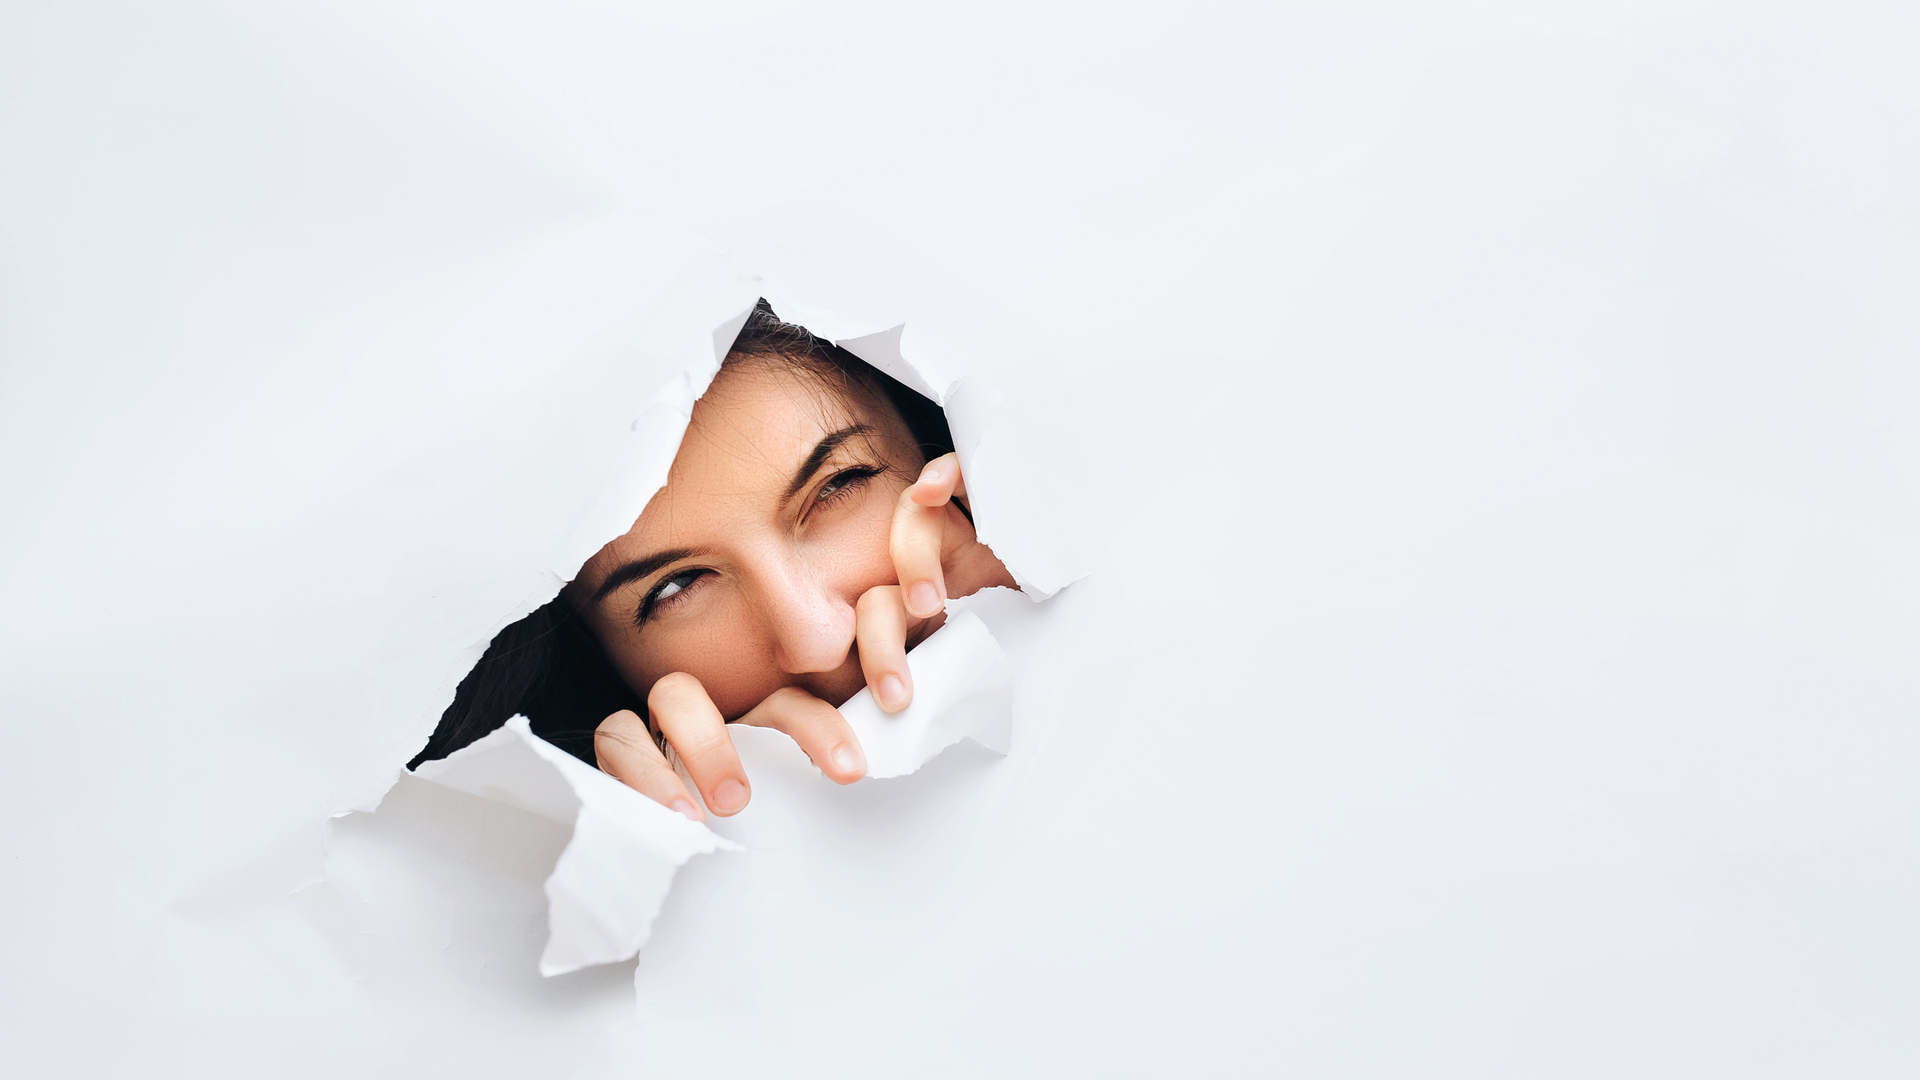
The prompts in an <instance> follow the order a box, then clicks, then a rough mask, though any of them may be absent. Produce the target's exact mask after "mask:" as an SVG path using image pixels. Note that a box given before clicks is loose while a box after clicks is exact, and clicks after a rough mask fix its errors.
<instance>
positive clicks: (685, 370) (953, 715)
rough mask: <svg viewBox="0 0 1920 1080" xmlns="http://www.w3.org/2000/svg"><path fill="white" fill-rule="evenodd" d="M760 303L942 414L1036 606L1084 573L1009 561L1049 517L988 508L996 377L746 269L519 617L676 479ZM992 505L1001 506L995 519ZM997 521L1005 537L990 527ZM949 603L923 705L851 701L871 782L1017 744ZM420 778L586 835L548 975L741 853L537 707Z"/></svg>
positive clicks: (976, 628) (1000, 697) (1026, 552)
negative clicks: (773, 285) (539, 723)
mask: <svg viewBox="0 0 1920 1080" xmlns="http://www.w3.org/2000/svg"><path fill="white" fill-rule="evenodd" d="M761 297H765V298H766V299H767V301H768V303H769V304H770V305H771V306H772V307H773V309H774V311H775V313H776V314H777V315H779V316H780V318H782V319H783V320H785V321H787V322H790V323H793V324H795V325H798V326H802V327H805V328H806V329H807V330H808V331H810V332H812V333H814V334H815V335H817V336H819V337H822V338H825V339H827V340H829V341H833V342H834V343H835V344H837V345H839V346H841V347H843V348H845V349H847V351H849V352H851V353H853V354H854V355H855V356H858V357H859V358H860V359H862V360H864V361H865V362H867V363H869V364H872V365H873V366H874V367H875V368H877V369H879V370H881V371H884V372H886V373H887V374H888V375H890V376H892V377H893V378H895V379H898V380H899V381H900V382H901V383H902V384H904V385H906V386H908V387H910V388H911V389H913V390H914V391H915V392H916V393H919V394H922V395H923V396H925V397H927V398H929V399H930V400H932V401H934V402H935V403H936V404H938V405H940V406H941V407H942V409H943V410H945V412H946V416H947V422H948V425H949V428H950V429H951V431H952V432H953V436H954V443H955V451H956V453H957V454H958V456H959V458H960V462H961V468H962V470H963V474H964V475H966V477H967V484H968V489H969V491H970V492H971V493H972V495H973V502H974V504H975V505H974V507H973V510H974V518H975V522H976V526H977V529H978V532H979V535H980V538H981V541H982V542H983V543H986V544H988V546H989V547H993V546H994V540H995V539H999V540H1000V541H1001V543H1002V547H1001V548H996V549H995V552H996V554H997V555H999V556H1000V557H1001V559H1002V561H1003V562H1004V563H1005V564H1006V566H1007V568H1008V570H1009V572H1011V573H1012V574H1013V576H1014V578H1015V580H1016V582H1017V583H1018V584H1019V586H1020V588H1021V591H1022V592H1024V593H1025V594H1026V595H1027V598H1028V599H1029V600H1032V601H1034V602H1036V603H1037V602H1039V601H1041V600H1045V599H1047V598H1048V597H1051V596H1052V595H1054V594H1055V593H1057V592H1058V591H1059V590H1060V589H1061V588H1063V587H1064V586H1066V585H1067V584H1068V583H1069V582H1070V581H1071V580H1072V579H1073V577H1074V576H1077V575H1068V574H1065V573H1062V572H1061V571H1060V570H1059V569H1058V567H1057V566H1056V565H1055V564H1054V563H1053V562H1051V561H1048V560H1045V559H1036V558H1034V557H1033V555H1032V554H1031V553H1032V552H1033V551H1034V550H1035V548H1034V547H1033V544H1034V543H1035V542H1038V543H1041V544H1042V545H1044V541H1045V539H1047V538H1045V537H1042V536H1039V535H1035V536H1032V537H1029V538H1028V542H1027V543H1025V544H1021V545H1017V546H1019V547H1020V548H1021V551H1022V552H1023V554H1021V555H1015V556H1013V557H1009V555H1011V554H1012V553H1011V552H1009V551H1007V550H1005V548H1006V547H1008V546H1009V545H1008V544H1007V538H1008V537H1009V536H1012V535H1014V534H1016V533H1019V532H1020V531H1021V530H1022V529H1024V530H1026V531H1028V532H1035V533H1038V532H1044V531H1045V529H1044V527H1043V526H1042V525H1041V524H1040V523H1039V522H1038V521H1031V520H1025V521H1023V520H1020V518H1019V515H1017V514H1011V515H996V514H995V513H993V512H992V510H991V509H990V508H991V507H993V506H994V504H995V501H996V496H997V494H998V492H999V489H1000V488H1001V482H1002V479H1003V476H1012V475H1015V473H1014V470H1011V469H1009V470H1007V471H1006V473H1004V474H1003V473H1002V471H1001V468H1000V467H999V463H998V459H997V457H996V456H993V455H991V453H989V454H988V455H987V456H984V457H983V454H982V448H983V446H987V447H991V446H992V443H991V441H990V440H989V439H988V437H987V436H988V435H989V433H990V431H991V428H992V421H993V418H994V416H995V414H996V412H997V411H998V410H999V408H1000V407H1001V406H1002V405H1003V404H1004V403H1005V402H1006V400H1007V397H1008V395H1007V394H1006V392H1005V391H1004V390H1002V389H1001V388H999V387H998V386H997V385H996V384H994V383H993V382H991V381H990V380H985V379H975V378H953V377H951V376H950V375H949V374H948V373H949V372H950V371H951V369H950V368H949V367H947V365H945V364H944V363H942V362H941V361H940V360H939V359H938V358H937V357H935V356H934V355H933V354H932V350H930V349H928V348H926V347H925V346H924V345H923V344H921V343H919V342H917V341H914V340H912V338H911V336H910V334H909V332H908V327H907V325H906V324H905V323H895V324H892V325H888V326H875V325H871V324H863V323H860V322H857V321H855V320H850V319H846V318H844V317H842V316H839V315H836V314H834V313H833V312H830V311H828V310H826V309H824V308H818V307H813V306H810V305H805V304H802V303H799V302H796V301H794V300H792V299H791V298H788V297H783V296H778V295H776V294H775V293H774V292H773V291H772V290H769V289H766V288H764V287H763V286H762V284H761V283H760V282H759V281H757V280H749V279H744V278H743V279H738V280H735V281H733V282H731V283H729V286H728V287H727V288H724V289H722V290H719V291H718V292H714V291H708V292H706V293H705V294H704V295H702V296H700V297H699V298H698V302H692V303H687V306H690V307H694V308H696V309H701V310H705V311H707V312H715V311H716V310H717V309H719V310H728V311H730V314H729V315H727V316H725V317H719V318H716V320H715V322H712V323H708V325H709V326H712V327H713V329H712V330H711V332H710V333H707V334H699V335H690V334H685V333H678V332H675V333H672V334H671V335H670V336H669V337H667V338H666V339H664V340H662V341H659V342H657V343H653V344H654V345H655V347H654V348H651V349H649V350H647V351H649V352H653V353H655V354H656V355H660V354H665V355H670V356H675V357H678V358H679V360H680V361H681V370H680V373H679V374H678V376H676V377H674V378H671V379H669V380H668V381H667V382H666V383H665V384H664V385H662V386H661V388H660V389H659V390H658V391H657V392H656V393H655V394H654V396H653V398H652V399H651V401H650V402H649V403H648V404H647V405H646V406H645V407H644V408H643V409H642V410H641V412H640V415H639V416H638V417H637V418H636V419H635V420H634V421H633V422H632V424H631V425H630V427H629V430H630V432H631V433H632V435H633V440H632V442H631V443H630V444H629V450H628V452H626V453H624V454H622V455H620V461H619V463H618V464H617V465H616V467H615V469H614V471H613V473H612V474H611V475H610V476H609V478H608V480H607V481H606V482H605V484H604V485H603V487H602V491H601V494H600V496H599V497H598V498H597V499H596V500H595V501H594V503H593V505H592V506H591V507H590V508H589V509H587V510H586V511H585V512H583V513H582V514H581V516H580V517H579V519H577V520H576V522H575V523H574V526H573V528H572V529H571V530H570V532H569V537H570V539H569V540H568V542H567V543H565V544H564V545H563V546H562V548H561V550H560V552H559V555H560V557H559V559H558V560H557V565H556V566H554V567H553V568H551V569H550V571H549V573H550V575H551V577H550V579H549V580H550V582H551V585H552V587H551V589H549V590H544V591H543V593H542V594H541V595H536V596H534V597H530V598H529V599H530V600H531V602H532V603H531V606H526V605H524V604H523V605H522V606H523V607H526V610H524V611H520V612H518V613H517V614H514V615H513V616H512V617H511V618H509V619H508V620H507V621H508V622H511V621H513V619H517V618H521V617H524V616H525V614H526V613H527V612H528V611H531V610H533V608H535V607H538V606H539V605H540V604H542V603H545V602H547V601H548V600H551V599H552V598H553V596H554V595H557V594H558V592H559V590H560V588H561V587H563V585H564V584H565V582H566V581H568V580H570V579H571V578H572V576H573V575H574V574H576V573H578V571H579V567H580V566H581V565H583V564H585V562H586V561H587V559H589V558H591V557H592V556H593V554H594V553H595V552H597V551H599V550H600V548H601V547H603V546H605V544H606V543H607V542H608V541H610V540H612V539H613V538H615V537H618V536H620V535H622V534H624V533H625V532H626V531H627V530H628V529H630V528H632V526H633V523H634V521H636V520H637V519H638V518H639V517H640V515H641V514H642V513H644V512H645V509H646V506H647V505H648V504H649V503H651V502H652V500H653V498H654V496H655V495H657V494H658V493H659V492H660V491H661V490H662V489H663V488H664V487H665V486H666V482H667V477H668V475H669V473H670V471H671V469H672V466H673V460H674V458H675V457H676V456H677V455H678V453H679V449H680V443H681V441H682V440H683V439H684V437H685V435H686V429H687V425H688V423H689V422H690V421H691V419H692V415H693V407H694V403H695V402H696V401H698V400H699V398H700V396H701V395H702V394H704V393H705V392H706V390H707V388H708V387H709V386H710V385H711V384H712V381H713V378H714V376H715V375H717V374H718V373H719V370H720V366H721V364H722V363H723V362H724V360H725V358H726V355H727V353H728V352H729V351H730V350H731V349H732V346H733V342H734V340H735V339H736V338H737V337H738V336H739V333H740V329H741V327H742V326H743V325H745V323H746V320H747V318H748V317H749V316H750V315H751V314H752V311H753V307H754V305H755V304H756V303H757V302H758V300H759V299H760V298H761ZM686 300H687V298H685V297H683V298H682V301H683V302H685V301H686ZM672 325H673V326H674V327H677V328H685V327H688V326H690V325H697V323H696V320H695V319H694V318H691V317H680V318H675V319H673V320H672ZM982 507H986V508H989V509H988V510H987V512H986V513H985V514H983V513H982ZM987 522H991V523H993V524H992V525H989V524H986V523H987ZM1002 522H1005V523H1006V524H1001V523H1002ZM990 528H991V529H992V530H994V531H992V532H989V529H990ZM1055 539H1057V538H1055ZM1042 563H1044V565H1042ZM992 591H996V592H997V591H1000V590H992ZM948 609H949V617H948V621H947V623H946V624H945V625H944V626H942V628H941V629H940V630H939V631H937V632H935V633H934V634H933V635H931V636H929V637H928V638H927V640H926V641H924V642H922V643H921V644H920V645H919V646H918V647H917V648H915V649H914V650H913V652H912V654H911V659H910V663H911V665H912V670H913V673H914V682H915V698H914V703H913V704H912V705H910V706H909V707H908V708H907V709H905V710H903V711H902V712H901V713H898V714H894V715H889V714H887V713H885V712H883V711H882V710H880V708H879V707H878V706H877V705H876V704H874V702H873V699H872V695H871V694H870V693H869V692H868V691H866V690H864V689H863V690H861V691H860V692H859V693H857V694H856V695H855V696H854V697H853V698H852V699H850V700H849V701H848V702H846V703H845V704H844V705H843V706H842V707H841V712H842V715H844V716H846V717H847V720H848V723H849V725H850V726H852V727H853V729H854V732H855V734H856V735H857V736H858V737H859V739H860V741H861V746H862V748H863V749H864V750H865V751H866V753H867V758H868V772H867V775H868V776H869V777H870V778H873V779H888V778H893V777H899V776H905V775H909V774H911V773H913V772H916V771H918V770H919V769H920V767H921V766H923V765H925V764H926V763H927V762H928V761H931V760H932V759H933V758H934V757H935V756H937V755H938V754H940V753H941V752H942V751H943V750H945V749H946V748H948V747H950V746H953V745H955V744H956V743H958V742H960V741H961V740H962V739H972V740H973V741H974V742H976V743H979V744H980V745H981V746H983V747H986V748H988V749H990V750H993V751H995V752H998V753H1000V754H1006V753H1008V752H1009V750H1010V748H1011V741H1012V724H1013V697H1014V683H1015V676H1014V671H1013V667H1012V665H1010V664H1009V662H1008V658H1007V656H1006V654H1005V652H1004V651H1003V650H1002V649H1001V647H1000V644H999V642H998V641H997V640H996V639H995V638H994V636H993V634H992V632H991V631H990V630H989V629H988V628H987V625H986V623H984V622H983V621H982V620H981V618H980V617H979V615H977V614H975V613H973V612H970V611H967V610H965V598H962V599H958V600H951V601H949V602H948ZM504 625H506V624H505V623H503V624H502V626H504ZM499 629H500V627H495V628H494V630H493V633H491V634H489V635H488V638H487V639H486V640H483V641H481V642H479V643H477V644H476V645H475V646H474V647H473V648H471V649H469V650H468V652H471V653H473V655H472V656H469V657H466V658H465V659H466V661H467V662H466V664H465V666H464V667H463V668H462V677H464V675H465V673H466V672H467V671H470V670H471V668H472V664H473V663H474V662H475V661H477V659H478V656H479V654H480V652H481V651H483V650H484V649H485V648H486V645H487V641H490V640H491V638H492V636H493V634H497V633H498V632H499ZM414 775H416V776H418V777H420V778H421V779H423V780H427V781H429V782H432V783H437V784H441V785H443V786H446V787H450V788H454V789H455V790H459V791H464V792H466V793H468V794H471V795H475V796H478V797H480V798H485V799H490V800H494V801H498V802H502V803H504V804H506V805H509V806H515V807H518V808H520V809H522V810H526V811H528V812H531V813H535V814H538V815H540V816H542V817H545V818H548V819H549V820H552V821H555V822H558V823H561V824H570V825H571V826H572V828H573V833H572V835H571V837H570V838H569V839H568V842H567V846H566V848H565V849H564V850H563V851H562V853H561V856H560V859H559V860H558V862H557V863H556V864H555V866H554V870H553V873H552V875H551V876H550V877H549V878H548V879H547V882H546V886H545V888H546V893H547V897H548V941H547V946H546V949H545V950H544V951H543V953H542V955H541V959H540V972H541V974H542V975H546V976H552V975H559V974H564V973H567V972H571V971H577V970H579V969H581V968H584V967H590V966H593V965H596V964H606V963H615V962H618V961H621V960H626V959H629V958H631V957H633V956H635V955H637V954H638V952H639V950H640V948H641V947H642V946H644V945H645V944H646V941H647V938H648V937H649V935H650V934H651V931H652V924H653V921H654V919H655V917H656V916H657V915H658V914H659V911H660V907H661V905H662V903H663V902H664V901H665V898H666V894H667V891H668V890H669V888H670V887H671V885H672V882H673V876H674V873H675V871H676V870H677V869H678V868H679V867H680V866H682V865H684V864H685V863H686V861H687V860H688V859H690V858H692V857H693V856H694V855H696V854H703V853H708V852H713V851H723V850H724V851H740V850H743V849H742V848H740V847H739V845H737V844H735V843H733V842H732V841H729V840H727V839H725V838H724V837H721V836H720V835H718V834H717V833H714V832H713V831H712V830H710V829H708V828H707V827H706V826H705V825H704V824H701V823H698V822H693V821H690V820H688V819H686V818H684V817H681V816H680V815H679V814H678V813H676V812H674V811H672V810H668V809H667V808H665V807H663V806H660V805H659V804H658V803H655V802H653V801H652V800H651V799H648V798H646V797H645V796H643V795H640V794H639V793H638V792H635V791H633V790H632V789H630V788H628V787H626V785H624V784H621V783H620V782H619V781H618V780H615V779H614V778H612V777H610V776H608V775H606V774H605V773H602V772H600V771H598V770H596V769H593V768H592V767H590V766H588V765H586V764H585V763H583V762H581V761H579V760H578V759H576V758H574V757H572V756H571V755H569V754H567V753H566V752H564V751H562V750H560V749H558V748H557V747H554V746H552V745H551V744H549V743H547V742H546V741H545V740H542V739H540V738H539V737H538V736H536V735H534V734H533V733H532V730H531V728H530V727H529V726H528V723H527V721H526V719H525V718H524V717H518V716H516V717H514V718H513V719H512V720H510V721H508V723H507V724H506V725H505V726H503V727H502V728H500V729H498V730H496V731H494V732H492V733H489V734H488V735H487V736H485V737H483V738H481V739H479V740H477V741H475V742H474V743H472V744H470V745H468V746H467V747H464V748H462V749H461V750H459V751H456V752H455V753H453V754H451V755H449V756H448V757H446V758H443V759H441V760H439V761H431V762H424V763H422V764H421V766H420V767H419V769H417V770H415V773H414Z"/></svg>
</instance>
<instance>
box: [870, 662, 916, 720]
mask: <svg viewBox="0 0 1920 1080" xmlns="http://www.w3.org/2000/svg"><path fill="white" fill-rule="evenodd" d="M873 699H874V700H875V701H876V702H878V703H879V704H880V708H882V709H884V710H886V711H887V712H890V713H897V712H899V711H900V710H901V709H904V708H906V707H907V706H908V705H910V704H912V703H913V691H911V690H909V689H907V683H906V680H905V679H902V678H901V677H900V676H898V675H895V674H893V673H892V672H888V673H887V674H885V675H882V676H880V681H879V682H878V683H876V684H875V685H874V688H873Z"/></svg>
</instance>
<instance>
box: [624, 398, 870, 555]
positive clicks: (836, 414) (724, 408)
mask: <svg viewBox="0 0 1920 1080" xmlns="http://www.w3.org/2000/svg"><path fill="white" fill-rule="evenodd" d="M869 397H870V395H868V394H866V393H865V392H863V391H860V390H856V391H855V392H851V393H848V392H841V391H839V390H838V388H837V387H834V386H832V385H830V384H828V383H827V382H825V381H824V379H823V378H822V377H820V376H817V375H815V374H813V373H812V372H809V371H806V370H803V369H800V368H796V367H794V366H791V365H788V364H781V363H778V362H773V363H765V364H752V365H743V366H741V367H737V368H728V369H725V370H723V371H721V373H720V374H719V375H718V376H716V377H715V378H714V380H713V385H712V386H711V387H709V388H708V390H707V393H706V394H704V395H703V396H702V397H701V398H700V400H699V401H697V402H695V403H694V407H693V416H692V418H691V419H690V420H689V421H688V423H687V432H686V435H685V437H684V438H682V439H681V441H680V452H679V453H678V454H677V455H676V456H675V457H674V459H673V467H672V470H671V471H670V472H669V473H668V474H667V487H666V490H665V491H662V492H661V493H660V495H659V496H658V497H656V498H655V500H654V501H655V502H661V501H663V500H667V501H678V500H677V499H676V496H684V497H687V498H694V497H697V498H700V499H712V498H714V497H716V496H719V497H737V496H741V495H749V494H756V493H758V492H759V491H760V490H761V489H762V488H764V487H766V486H767V485H772V486H773V488H774V489H775V490H776V491H777V492H779V493H784V491H785V489H786V486H787V483H788V481H789V480H791V478H792V476H793V470H794V468H795V467H796V466H798V465H799V464H800V463H801V462H802V461H803V460H804V459H805V458H806V456H807V455H808V453H810V452H811V451H812V450H813V448H814V446H815V445H817V444H818V443H819V441H820V440H821V439H822V438H823V437H825V436H826V435H827V434H829V433H830V432H834V431H839V430H841V429H842V428H846V427H849V426H852V425H856V424H865V425H868V426H871V427H873V428H874V429H875V431H876V433H880V434H890V433H891V432H889V430H888V428H889V426H890V422H891V425H898V424H899V421H898V420H895V419H894V418H893V417H892V416H891V415H889V412H890V411H889V410H886V409H884V408H876V407H875V405H874V403H873V402H871V401H870V400H867V399H868V398H869ZM649 509H651V507H649ZM642 521H643V522H644V521H645V518H644V517H643V518H642Z"/></svg>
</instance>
